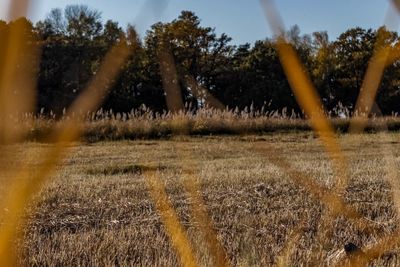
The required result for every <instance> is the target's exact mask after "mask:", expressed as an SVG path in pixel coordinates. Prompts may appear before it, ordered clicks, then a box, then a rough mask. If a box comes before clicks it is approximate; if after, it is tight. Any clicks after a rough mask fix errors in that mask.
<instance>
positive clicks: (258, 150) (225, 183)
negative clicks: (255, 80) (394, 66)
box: [3, 132, 400, 266]
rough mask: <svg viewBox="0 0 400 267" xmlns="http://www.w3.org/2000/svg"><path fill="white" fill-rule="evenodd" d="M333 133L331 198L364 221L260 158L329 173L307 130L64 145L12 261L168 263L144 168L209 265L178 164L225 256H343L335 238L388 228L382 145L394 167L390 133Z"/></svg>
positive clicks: (308, 260)
mask: <svg viewBox="0 0 400 267" xmlns="http://www.w3.org/2000/svg"><path fill="white" fill-rule="evenodd" d="M339 141H340V143H341V144H342V146H343V150H344V153H345V156H346V157H347V159H348V162H349V168H350V173H351V181H350V184H349V186H348V188H347V190H346V192H345V193H344V195H343V198H344V199H345V201H346V202H347V203H349V204H350V205H351V206H352V207H354V208H356V209H357V210H358V211H359V212H360V213H361V214H362V215H363V217H364V218H365V221H366V224H368V227H360V226H359V225H357V224H355V223H353V222H351V221H349V220H348V219H346V218H344V217H343V216H339V217H328V218H327V217H324V216H323V214H324V213H325V211H326V208H325V206H324V205H322V204H321V203H320V202H319V201H318V200H317V199H314V198H313V197H312V195H310V194H309V191H308V188H302V187H301V186H299V185H298V184H296V183H295V182H294V181H293V180H292V179H290V177H289V176H288V175H287V174H286V173H285V172H284V170H282V169H280V168H278V167H276V165H274V164H273V163H272V162H274V161H276V160H277V159H279V160H282V159H284V160H287V161H288V162H289V163H290V164H292V166H293V167H294V168H295V169H296V170H297V171H301V172H304V173H306V174H307V175H309V176H311V177H313V179H315V180H316V181H318V183H320V184H324V185H327V186H331V185H333V183H334V180H335V177H334V176H333V170H332V168H331V166H330V161H329V159H328V158H327V156H326V153H325V152H324V149H323V147H322V145H321V143H320V141H318V139H316V138H315V136H314V135H313V134H312V133H311V132H302V133H290V134H270V135H258V136H229V137H213V136H208V137H185V136H182V137H179V136H178V137H174V138H171V139H169V140H156V141H151V140H145V141H144V140H143V141H140V140H138V141H118V142H101V143H92V144H76V145H71V148H70V149H71V156H70V158H69V159H68V160H66V161H65V162H64V165H63V166H59V171H58V172H57V174H56V175H55V177H54V179H53V180H52V182H51V183H50V184H48V185H47V186H46V187H45V188H44V189H43V190H42V191H41V193H40V194H39V195H38V196H37V197H36V202H35V204H33V203H32V205H31V206H30V207H29V208H28V209H29V212H28V214H29V218H28V226H25V227H24V230H23V231H24V233H25V234H24V235H25V238H24V239H23V241H20V242H17V244H16V245H17V246H18V248H19V249H20V255H21V256H20V258H19V261H20V262H19V263H20V265H25V266H177V265H179V264H180V262H179V258H178V257H177V255H176V252H175V250H174V249H173V247H172V245H171V242H170V240H169V237H168V235H167V233H166V231H165V225H164V224H163V223H162V220H161V218H160V214H159V212H158V211H157V209H156V208H155V205H154V200H153V198H152V197H151V195H150V194H149V190H148V188H149V187H148V183H147V181H146V179H147V176H146V173H147V172H153V171H156V172H157V174H159V176H160V177H161V179H162V181H163V183H164V184H165V186H166V191H167V194H168V198H169V201H171V203H172V205H173V207H174V208H175V210H176V212H177V214H178V217H179V220H180V222H181V223H182V226H183V228H184V229H185V231H187V234H188V236H189V239H190V241H191V243H192V245H193V247H192V249H193V251H194V252H195V253H194V254H195V257H196V259H197V261H198V263H199V264H200V265H201V266H210V265H212V262H213V261H212V260H213V259H212V255H210V253H209V251H210V250H208V249H207V245H206V243H207V242H206V240H205V236H204V235H203V233H202V231H201V222H199V221H198V220H197V219H196V218H194V217H195V216H193V205H197V204H196V201H195V200H194V199H193V196H192V195H189V194H188V193H187V191H186V190H185V189H184V188H185V185H184V184H185V180H186V179H188V178H187V177H188V175H187V173H192V174H191V177H192V178H191V179H193V174H194V175H195V177H196V178H195V179H196V180H197V181H198V182H199V183H200V188H201V190H200V191H201V192H199V193H200V194H201V195H202V197H203V200H204V203H205V206H206V208H207V212H208V214H209V217H210V219H211V221H212V224H213V227H214V229H215V232H216V235H217V239H218V240H219V241H220V243H221V244H222V246H223V248H224V249H225V251H226V254H227V257H228V263H229V264H230V265H232V266H271V265H277V264H278V265H279V264H281V263H284V264H286V265H289V266H310V265H311V266H312V265H320V266H321V265H329V266H331V265H334V264H336V263H338V262H340V260H343V259H346V257H347V254H346V253H345V252H344V251H343V248H344V246H345V245H346V244H349V243H350V242H351V243H354V244H356V245H357V246H360V247H363V248H364V247H369V246H372V245H374V244H375V243H376V242H377V241H378V240H380V239H381V238H382V237H383V236H390V235H392V234H393V233H395V232H396V231H398V230H399V229H398V217H397V214H396V209H395V208H394V205H393V200H392V190H391V187H390V185H389V182H387V180H386V176H387V170H388V168H387V162H386V161H387V160H388V154H387V150H384V149H385V148H386V149H387V148H388V147H390V148H391V150H392V151H394V152H395V153H394V154H393V155H390V157H391V158H389V161H390V160H394V162H395V164H396V167H397V169H398V166H399V152H398V151H400V150H399V149H400V135H399V134H397V133H390V134H386V135H384V136H383V135H382V134H365V135H342V136H341V137H340V139H339ZM50 146H51V145H49V144H40V143H29V144H25V145H14V147H13V148H17V150H19V154H18V155H15V156H16V157H15V158H14V159H13V162H14V163H15V162H18V160H22V159H23V158H24V157H25V156H26V155H27V154H28V152H29V153H30V154H31V155H35V154H36V153H39V152H40V151H43V150H46V149H48V148H49V147H50ZM267 147H269V148H270V147H273V150H271V149H267ZM3 151H5V150H3ZM10 158H11V159H12V157H10ZM24 161H26V163H29V164H30V165H31V166H33V167H35V166H40V164H41V162H40V159H37V158H35V157H34V156H33V157H32V158H28V159H24ZM15 164H16V163H15ZM8 167H9V169H12V168H11V167H12V166H11V165H10V166H8ZM33 170H34V168H33ZM321 218H322V219H321ZM323 218H325V219H323ZM398 255H399V251H398V250H397V249H392V250H389V251H387V252H386V253H384V254H383V255H382V257H379V259H377V260H375V261H373V262H372V264H373V265H374V266H396V265H399V264H400V260H399V259H398ZM281 266H282V265H281Z"/></svg>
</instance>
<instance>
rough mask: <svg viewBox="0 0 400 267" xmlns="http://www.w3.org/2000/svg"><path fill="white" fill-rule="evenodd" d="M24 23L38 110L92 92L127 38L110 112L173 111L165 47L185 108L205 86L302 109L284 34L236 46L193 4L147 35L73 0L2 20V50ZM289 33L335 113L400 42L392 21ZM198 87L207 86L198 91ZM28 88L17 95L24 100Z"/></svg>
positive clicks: (386, 108) (399, 69) (392, 65)
mask: <svg viewBox="0 0 400 267" xmlns="http://www.w3.org/2000/svg"><path fill="white" fill-rule="evenodd" d="M21 26H22V27H23V28H24V34H26V35H28V36H29V37H30V39H31V40H36V41H35V45H36V44H37V45H39V46H40V48H41V55H40V57H39V59H37V58H32V61H34V60H38V61H39V62H30V64H24V65H25V66H22V65H21V66H19V69H18V71H20V72H21V75H23V74H24V72H26V71H31V69H32V68H35V66H36V68H37V77H38V79H37V89H38V90H37V91H38V93H37V110H43V109H44V110H45V111H50V110H51V111H53V112H55V113H61V112H62V110H63V109H64V108H67V107H68V106H69V105H70V104H71V103H72V102H73V100H74V99H75V98H76V97H77V96H78V95H79V94H80V92H82V90H84V89H85V87H86V86H87V84H88V83H89V82H90V80H91V78H92V77H93V76H94V75H95V74H96V72H97V71H98V69H99V66H100V64H101V60H102V59H103V57H104V56H105V54H106V52H107V51H108V50H109V49H110V48H111V47H112V46H113V45H114V44H115V43H116V42H126V44H127V45H128V46H129V47H130V48H131V49H132V50H133V53H132V54H131V56H130V57H129V58H128V60H127V61H126V62H125V64H124V65H123V66H122V67H121V70H120V75H119V76H118V78H117V79H116V80H115V81H112V82H113V83H112V84H113V86H112V89H111V90H110V93H109V95H108V96H107V97H106V99H104V102H103V104H102V108H103V109H106V110H110V109H112V110H113V111H116V112H129V111H130V110H132V109H137V108H139V107H141V106H143V105H145V106H146V107H148V108H150V109H152V110H154V111H159V112H161V111H163V110H167V109H168V105H167V100H166V90H165V84H166V82H167V81H166V80H165V77H163V71H162V70H163V62H164V61H163V60H164V59H163V58H162V57H160V55H163V53H160V47H163V48H165V49H166V50H165V51H168V53H164V55H166V57H167V58H168V60H169V63H171V62H172V63H171V64H173V66H172V67H173V70H174V71H175V74H176V75H175V76H173V75H172V78H170V80H171V81H170V82H171V83H174V86H175V87H176V88H179V92H178V95H177V96H176V97H177V98H180V103H185V104H184V105H185V106H184V108H186V109H197V108H200V107H202V106H205V105H207V103H208V102H207V101H205V100H207V96H206V95H205V94H204V92H206V93H207V94H208V95H209V97H212V98H213V99H216V100H217V102H218V103H221V104H222V105H223V106H225V107H228V108H229V109H239V110H243V109H250V108H251V109H254V110H262V111H265V112H267V111H272V110H274V111H282V110H286V111H289V112H291V111H294V112H296V113H299V112H301V110H300V108H299V106H298V104H297V102H296V100H295V98H294V95H293V93H292V91H291V89H290V86H289V83H288V81H287V79H286V76H285V74H284V71H283V69H282V66H281V64H280V61H279V57H278V54H277V51H276V49H275V44H276V41H277V39H276V38H267V39H265V40H260V41H256V42H255V43H254V44H249V43H246V44H243V45H233V44H232V42H231V38H230V37H229V36H228V35H226V34H221V35H217V34H216V32H215V29H214V28H211V27H205V26H202V25H201V20H200V19H199V18H198V17H197V16H196V15H195V14H194V13H193V12H190V11H182V13H181V14H180V16H179V17H178V18H177V19H175V20H173V21H172V22H169V23H161V22H159V23H156V24H154V25H153V26H151V28H150V29H149V30H148V31H147V33H146V35H145V36H144V37H143V38H140V37H139V36H138V34H137V32H136V30H135V28H134V26H132V25H128V26H127V27H126V29H123V28H122V27H121V26H120V25H119V24H118V23H117V22H115V21H112V20H108V21H106V22H103V21H102V19H101V13H100V12H98V11H96V10H93V9H90V8H88V7H87V6H83V5H71V6H67V7H66V8H65V9H64V10H61V9H53V10H52V11H51V12H50V13H49V15H48V16H47V17H46V18H45V19H44V20H41V21H38V22H37V23H35V24H33V23H32V22H30V21H29V20H27V19H26V18H20V19H17V20H15V21H11V22H8V23H7V22H4V21H0V40H1V41H0V53H2V54H3V55H4V53H5V52H4V51H5V49H6V48H5V46H4V44H5V42H4V40H7V38H10V36H9V35H10V32H11V31H12V29H13V27H21ZM284 35H285V38H286V39H287V40H288V41H289V42H290V43H291V44H292V45H293V47H294V48H295V50H296V51H297V53H298V55H299V57H300V58H301V60H302V62H303V64H304V66H305V69H304V71H306V72H307V73H308V75H309V76H310V78H311V80H312V81H313V83H314V84H315V87H316V89H317V91H318V93H319V95H320V96H321V99H322V102H323V104H324V106H325V108H326V109H327V110H328V111H329V112H331V113H332V114H333V115H338V114H339V113H340V112H343V111H345V112H346V111H349V112H351V111H352V110H353V109H354V105H355V102H356V99H357V96H358V94H359V91H360V88H361V87H362V83H363V79H364V75H365V72H366V69H367V66H368V62H369V60H370V58H371V56H372V55H373V53H374V50H375V49H377V48H378V47H379V46H383V45H389V47H392V48H396V47H397V46H399V45H400V39H399V36H398V34H397V33H396V32H390V31H387V30H386V29H385V28H379V29H377V30H372V29H362V28H352V29H349V30H347V31H346V32H344V33H342V34H341V35H340V36H339V37H338V38H337V39H336V40H334V41H330V40H329V37H328V34H327V33H326V32H314V33H312V34H306V35H301V34H300V30H299V28H298V27H297V26H293V27H292V28H291V29H290V30H289V31H288V32H286V33H284ZM26 57H28V55H27V56H26ZM24 62H26V58H25V60H24ZM399 62H400V61H398V60H397V57H394V59H393V60H391V61H390V62H388V66H387V68H386V70H385V72H384V74H383V77H382V81H381V83H380V86H379V90H378V94H377V99H376V105H375V107H374V108H375V109H378V110H379V111H380V112H382V113H383V114H392V113H394V112H399V111H400V104H399V103H400V79H399V78H400V65H399ZM170 67H171V66H170ZM27 68H29V70H28V69H27ZM167 69H168V70H169V67H168V68H167ZM172 73H173V72H172ZM170 76H171V75H170ZM163 78H164V80H163ZM198 86H200V87H201V88H203V89H206V90H203V91H201V93H199V90H198V89H197V87H198ZM22 90H23V89H22V88H21V92H15V94H21V97H23V91H22ZM210 99H211V98H210Z"/></svg>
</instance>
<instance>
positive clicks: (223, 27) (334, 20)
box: [0, 0, 397, 44]
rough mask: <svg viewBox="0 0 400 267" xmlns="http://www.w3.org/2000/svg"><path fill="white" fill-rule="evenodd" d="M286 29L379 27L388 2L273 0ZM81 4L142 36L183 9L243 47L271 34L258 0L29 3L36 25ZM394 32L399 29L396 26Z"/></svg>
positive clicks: (1, 5) (0, 2) (0, 11)
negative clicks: (130, 26) (55, 10)
mask: <svg viewBox="0 0 400 267" xmlns="http://www.w3.org/2000/svg"><path fill="white" fill-rule="evenodd" d="M7 1H9V0H0V18H2V19H5V18H6V14H5V13H6V12H5V10H6V8H5V6H6V5H7ZM275 2H276V4H277V7H278V10H279V11H280V13H281V16H282V17H283V20H284V22H285V25H286V27H290V26H292V25H294V24H297V25H299V27H300V30H301V32H302V33H312V32H314V31H321V30H327V31H328V33H329V36H330V38H331V39H334V38H335V37H337V36H338V35H339V34H340V33H341V32H343V31H345V30H346V29H348V28H351V27H355V26H361V27H364V28H377V27H379V26H381V25H382V24H383V22H384V18H385V14H386V11H387V10H388V9H391V7H390V4H389V0H383V1H381V0H335V1H329V0H297V1H295V0H276V1H275ZM69 4H85V5H88V6H90V7H92V8H95V9H98V10H99V11H101V12H102V16H103V19H104V20H107V19H112V20H116V21H118V22H120V25H121V26H126V25H127V24H128V23H131V24H134V25H136V27H137V29H138V30H139V32H140V33H141V35H142V36H143V35H144V34H145V31H146V30H147V29H149V27H150V25H152V24H153V23H155V22H157V21H164V22H167V21H171V20H173V19H175V18H176V17H177V16H178V15H179V13H180V12H181V11H182V10H191V11H194V12H195V13H196V14H197V16H199V17H200V19H201V20H202V25H204V26H211V27H215V28H216V32H217V33H223V32H225V33H226V34H228V35H229V36H231V37H232V38H233V40H234V43H237V44H241V43H246V42H250V43H253V42H254V41H255V40H260V39H264V38H265V37H270V36H271V31H270V30H269V27H268V25H267V24H266V20H265V17H264V13H263V11H262V9H261V7H260V3H259V0H169V1H167V0H78V1H69V0H32V8H31V11H30V15H29V17H30V19H31V20H33V21H37V20H39V19H42V18H44V17H45V16H46V14H47V13H48V12H49V11H50V10H51V9H52V8H55V7H61V8H64V7H65V6H66V5H69ZM395 29H396V30H397V28H395Z"/></svg>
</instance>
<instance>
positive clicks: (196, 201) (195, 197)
mask: <svg viewBox="0 0 400 267" xmlns="http://www.w3.org/2000/svg"><path fill="white" fill-rule="evenodd" d="M186 177H187V178H186V179H185V180H184V186H185V189H186V192H187V193H188V195H189V197H190V198H191V199H192V203H191V210H192V214H193V217H194V219H195V220H197V221H198V222H199V227H200V230H201V232H202V234H203V236H204V238H205V241H206V243H207V246H208V249H209V250H208V251H209V252H210V254H211V256H212V258H213V263H214V266H221V267H228V266H230V265H229V263H228V256H227V255H226V251H225V249H224V248H223V247H222V246H221V244H220V241H219V240H218V239H217V233H216V232H215V230H214V227H213V223H212V221H211V219H210V217H209V214H208V212H207V208H206V206H205V205H204V201H203V198H202V197H201V193H200V192H201V187H200V184H199V182H198V179H196V177H195V176H193V174H191V173H189V174H188V175H187V176H186Z"/></svg>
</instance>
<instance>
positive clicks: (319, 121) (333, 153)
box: [261, 0, 348, 193]
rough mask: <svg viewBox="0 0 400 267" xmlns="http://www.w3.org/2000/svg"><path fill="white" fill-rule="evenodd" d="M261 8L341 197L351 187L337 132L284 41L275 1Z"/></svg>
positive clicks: (263, 4)
mask: <svg viewBox="0 0 400 267" xmlns="http://www.w3.org/2000/svg"><path fill="white" fill-rule="evenodd" d="M261 4H262V6H263V7H264V10H265V12H266V15H267V20H268V22H269V24H270V26H271V29H272V30H273V31H274V34H275V35H276V36H277V37H278V40H277V46H276V48H277V50H278V54H279V58H280V60H281V64H282V67H283V69H284V71H285V73H286V76H287V79H288V81H289V84H290V87H291V88H292V90H293V92H294V94H295V97H296V99H297V102H298V103H299V105H300V107H301V108H302V109H303V110H304V112H305V114H306V115H307V116H308V117H309V118H310V121H311V125H312V128H313V130H314V131H315V132H316V133H317V134H318V135H319V137H320V139H321V141H322V143H323V145H324V147H325V149H326V151H327V152H328V155H329V157H330V158H331V160H332V163H333V167H334V170H335V172H336V175H337V179H338V180H337V183H336V186H335V189H337V191H338V192H339V193H340V192H342V191H343V190H344V189H345V188H346V186H347V183H348V172H347V169H348V168H347V164H346V159H345V157H344V155H343V153H342V152H341V148H340V145H339V143H338V142H337V140H336V135H335V132H334V129H333V127H332V125H331V123H330V122H329V120H328V119H327V118H326V116H325V112H324V110H323V107H322V102H321V100H320V97H319V96H318V94H317V91H316V89H315V88H314V86H313V84H312V82H311V80H310V78H309V77H308V76H307V74H306V70H305V68H304V66H303V65H302V64H301V62H300V59H299V58H298V56H297V54H296V52H295V50H294V49H293V47H292V46H291V45H290V44H289V43H287V42H286V40H285V38H284V37H283V30H284V26H283V23H282V22H281V20H280V17H279V13H278V11H277V9H276V8H275V6H274V4H273V1H272V0H261Z"/></svg>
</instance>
